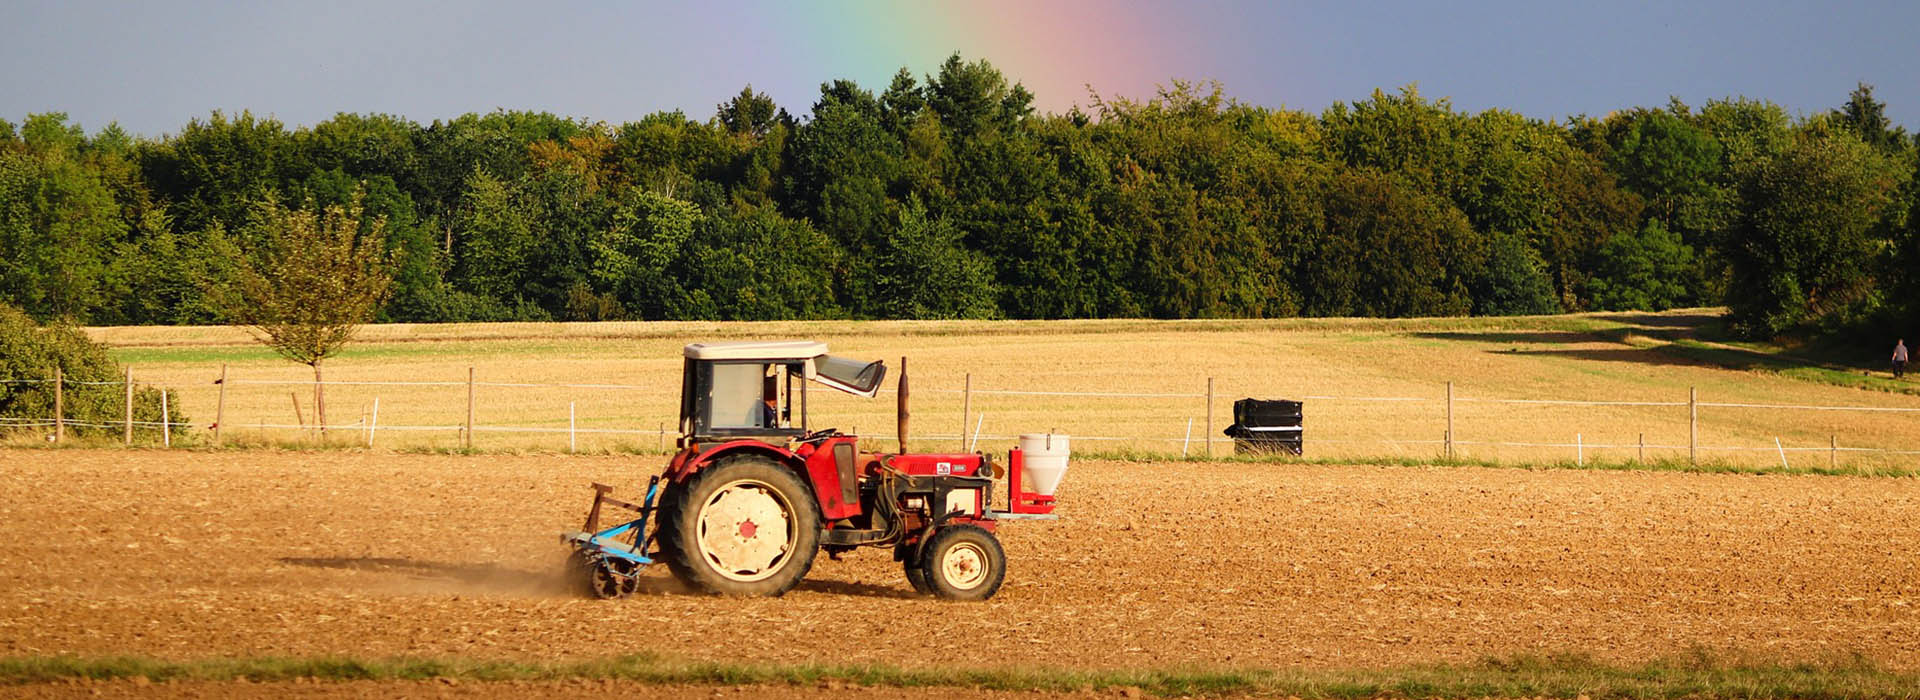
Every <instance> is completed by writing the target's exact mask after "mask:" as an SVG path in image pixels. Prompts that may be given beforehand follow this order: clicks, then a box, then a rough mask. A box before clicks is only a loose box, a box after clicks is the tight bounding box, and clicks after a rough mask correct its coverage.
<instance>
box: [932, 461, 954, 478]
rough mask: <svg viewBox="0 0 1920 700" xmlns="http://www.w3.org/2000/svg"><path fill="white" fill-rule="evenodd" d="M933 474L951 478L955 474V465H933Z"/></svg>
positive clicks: (944, 463) (943, 463)
mask: <svg viewBox="0 0 1920 700" xmlns="http://www.w3.org/2000/svg"><path fill="white" fill-rule="evenodd" d="M933 473H934V474H937V475H940V476H950V475H952V474H953V463H952V462H941V463H939V464H935V465H933Z"/></svg>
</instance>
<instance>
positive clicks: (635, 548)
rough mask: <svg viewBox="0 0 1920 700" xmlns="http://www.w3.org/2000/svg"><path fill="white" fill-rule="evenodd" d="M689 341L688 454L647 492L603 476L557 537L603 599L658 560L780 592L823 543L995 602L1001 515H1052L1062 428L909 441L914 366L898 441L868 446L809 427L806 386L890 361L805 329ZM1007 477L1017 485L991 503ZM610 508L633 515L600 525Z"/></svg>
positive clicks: (742, 587)
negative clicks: (989, 447)
mask: <svg viewBox="0 0 1920 700" xmlns="http://www.w3.org/2000/svg"><path fill="white" fill-rule="evenodd" d="M684 354H685V356H686V360H685V368H684V371H683V374H682V378H681V390H680V438H679V440H678V442H677V443H676V444H677V445H678V447H679V448H680V451H679V452H678V453H676V454H675V455H674V456H673V460H672V461H671V462H670V463H669V464H668V465H667V469H666V472H665V473H663V474H661V475H659V476H655V477H653V479H652V480H651V481H650V483H649V484H648V485H647V493H646V498H645V499H644V500H643V501H642V502H641V503H638V504H634V503H627V502H624V501H620V500H616V499H614V498H612V497H611V495H610V494H611V492H612V488H611V487H609V486H606V485H603V484H594V490H595V494H594V502H593V507H592V510H590V511H589V513H588V515H587V524H586V527H585V529H584V530H583V531H580V532H570V533H567V534H565V535H562V536H561V539H562V541H564V542H566V543H568V544H570V545H572V546H573V548H574V549H573V552H572V554H571V556H570V559H569V562H570V563H569V566H570V567H571V568H572V570H573V575H575V576H577V577H578V580H579V581H581V582H582V584H583V585H584V586H585V588H586V590H587V591H588V592H590V593H591V594H593V595H595V596H598V597H602V598H617V597H623V596H626V595H629V594H631V593H633V592H634V591H635V590H636V589H637V588H638V578H637V577H638V575H639V572H640V570H641V569H642V568H644V567H645V566H647V565H648V564H651V563H653V562H656V561H664V562H666V564H667V568H668V569H670V570H671V571H672V572H673V574H674V576H675V577H677V578H679V579H680V580H681V581H683V582H685V583H686V584H687V585H689V586H691V587H693V588H695V589H697V590H701V591H706V592H710V593H717V594H724V595H739V596H778V595H780V594H783V593H785V592H787V591H788V590H790V589H792V588H793V587H794V586H795V585H796V584H798V583H799V582H800V579H801V578H802V577H804V576H806V574H807V570H808V569H809V568H811V567H812V566H813V558H814V555H815V553H817V552H818V551H820V550H826V552H827V554H828V555H829V556H834V557H837V556H838V555H839V554H841V553H843V552H847V551H851V550H853V549H854V548H857V547H881V548H886V549H889V550H891V551H892V552H893V558H894V560H896V561H899V562H900V563H901V568H902V569H903V570H904V571H905V572H906V578H907V581H908V582H909V583H910V584H911V585H912V586H913V588H914V590H915V591H918V592H920V593H923V594H930V595H934V596H938V597H941V598H950V599H959V600H984V599H986V598H989V597H992V596H993V594H994V592H996V591H998V590H999V589H1000V583H1001V580H1002V578H1003V577H1004V576H1005V575H1006V553H1005V552H1004V551H1003V550H1002V549H1001V547H1000V541H999V540H998V539H997V538H996V537H995V536H994V531H995V530H996V528H997V527H998V526H999V525H1000V523H1001V522H1003V521H1007V520H1016V519H1051V518H1053V517H1055V516H1054V515H1053V507H1054V499H1053V496H1052V493H1053V490H1054V487H1055V486H1057V485H1058V483H1059V478H1060V476H1061V474H1062V473H1064V471H1065V469H1066V461H1067V450H1066V437H1065V436H1057V437H1058V449H1054V445H1053V440H1054V437H1053V436H1049V437H1047V438H1046V443H1045V447H1041V444H1042V443H1038V442H1036V443H1033V445H1032V446H1031V447H1030V448H1029V449H1028V450H1024V451H1023V450H1022V449H1019V448H1015V449H1014V450H1012V451H1011V452H1010V453H1009V454H1008V457H1007V463H1006V464H1005V465H999V464H995V463H994V462H993V460H992V458H991V457H989V456H987V455H985V454H982V453H978V452H976V453H972V454H909V453H907V452H906V438H905V435H906V432H907V430H906V428H907V411H906V402H907V389H908V387H907V382H906V376H905V371H904V368H903V370H902V372H901V378H900V381H899V385H898V394H899V406H900V430H899V433H900V435H901V438H900V444H901V450H900V452H899V453H893V454H886V453H871V452H862V451H861V450H860V446H859V441H858V439H857V438H856V437H855V436H853V435H849V434H846V433H843V432H840V431H838V430H835V429H833V428H821V429H815V428H813V427H812V425H811V424H810V423H809V420H808V415H807V391H808V386H809V384H820V385H824V386H826V387H830V388H832V389H836V390H839V391H844V392H847V393H850V394H854V395H857V396H862V397H869V398H870V397H872V396H873V395H874V394H875V393H876V392H878V391H879V390H880V386H881V381H882V380H883V379H884V378H885V377H886V373H887V368H886V366H885V364H884V363H881V362H860V361H857V360H850V359H846V358H842V357H835V356H832V355H828V354H827V346H826V344H824V343H817V342H807V341H787V342H741V343H695V344H692V345H688V346H686V348H685V351H684ZM902 362H903V363H904V362H905V360H902ZM1028 452H1031V453H1033V454H1026V453H1028ZM999 476H1005V477H1006V480H1007V487H1006V488H1007V491H1006V493H1007V496H1008V498H1007V504H1006V507H1005V508H1004V509H1001V510H995V509H994V508H993V505H994V504H993V494H994V492H995V490H996V483H997V479H996V477H999ZM1023 481H1028V482H1032V483H1034V484H1037V485H1038V486H1039V488H1036V489H1033V490H1032V491H1029V490H1028V489H1027V488H1026V487H1025V486H1024V485H1023ZM606 507H613V508H620V509H625V510H630V511H633V512H635V513H637V514H638V517H635V518H633V519H632V520H628V521H626V522H624V523H621V524H619V525H615V526H613V527H607V528H602V527H601V525H600V516H601V511H602V509H603V508H606ZM650 521H651V522H650ZM649 525H651V527H649Z"/></svg>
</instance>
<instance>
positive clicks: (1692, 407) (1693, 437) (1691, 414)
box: [1687, 387, 1700, 464]
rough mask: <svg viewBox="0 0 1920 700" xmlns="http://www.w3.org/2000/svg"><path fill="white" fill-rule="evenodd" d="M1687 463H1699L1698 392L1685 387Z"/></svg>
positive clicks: (1695, 389)
mask: <svg viewBox="0 0 1920 700" xmlns="http://www.w3.org/2000/svg"><path fill="white" fill-rule="evenodd" d="M1687 463H1688V464H1699V463H1700V390H1699V389H1698V388H1697V387H1687Z"/></svg>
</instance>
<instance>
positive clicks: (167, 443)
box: [160, 389, 173, 447]
mask: <svg viewBox="0 0 1920 700" xmlns="http://www.w3.org/2000/svg"><path fill="white" fill-rule="evenodd" d="M160 446H161V447H172V446H173V417H172V416H171V415H170V414H168V413H167V390H166V389H161V390H160Z"/></svg>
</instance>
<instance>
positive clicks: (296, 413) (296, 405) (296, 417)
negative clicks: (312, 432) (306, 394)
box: [287, 391, 307, 433]
mask: <svg viewBox="0 0 1920 700" xmlns="http://www.w3.org/2000/svg"><path fill="white" fill-rule="evenodd" d="M287 398H288V399H289V400H291V401H293V422H295V423H299V424H300V432H302V433H305V432H307V417H306V416H304V415H301V413H300V395H299V394H295V393H293V392H291V391H289V392H287Z"/></svg>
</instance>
